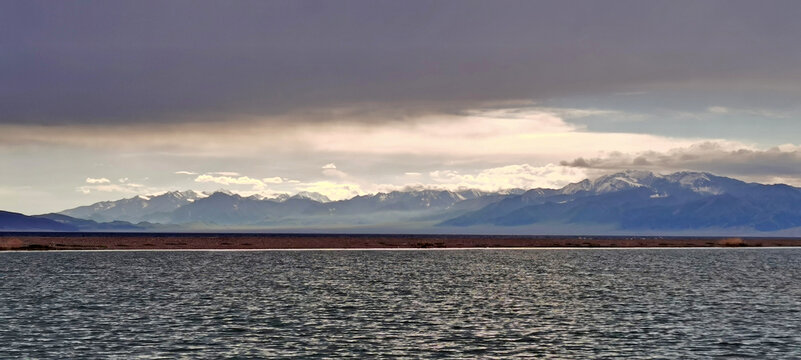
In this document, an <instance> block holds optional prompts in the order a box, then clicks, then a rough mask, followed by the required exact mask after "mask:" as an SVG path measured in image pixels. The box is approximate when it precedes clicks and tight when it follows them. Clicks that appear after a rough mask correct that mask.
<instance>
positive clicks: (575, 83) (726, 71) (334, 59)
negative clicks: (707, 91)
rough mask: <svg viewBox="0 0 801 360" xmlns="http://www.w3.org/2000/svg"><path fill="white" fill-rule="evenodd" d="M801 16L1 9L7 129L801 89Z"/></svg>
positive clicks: (355, 6)
mask: <svg viewBox="0 0 801 360" xmlns="http://www.w3.org/2000/svg"><path fill="white" fill-rule="evenodd" d="M799 13H801V2H798V1H564V0H559V1H525V2H517V1H480V2H468V1H452V2H444V1H437V2H430V1H287V2H281V1H270V2H267V1H82V2H61V1H28V0H26V1H17V2H14V1H5V2H3V3H2V4H1V5H0V52H1V53H0V123H6V124H8V123H17V124H91V123H96V124H99V123H115V124H116V123H130V122H151V121H153V122H155V121H159V122H163V121H175V122H178V121H190V120H191V121H198V120H221V119H225V118H226V117H228V116H231V115H236V114H247V115H264V114H277V113H282V112H286V111H293V110H299V109H308V108H321V107H328V106H349V105H353V104H378V105H377V106H380V107H390V108H392V107H401V108H403V107H412V106H422V107H430V108H431V109H435V110H443V109H448V108H449V107H451V106H460V105H463V104H475V103H477V102H484V101H497V100H508V99H521V98H525V99H545V98H551V97H559V96H568V95H576V94H587V93H596V92H604V91H631V90H639V89H642V88H644V87H648V86H652V85H658V84H664V83H670V84H673V85H671V86H679V85H681V84H690V83H692V84H699V83H705V82H706V83H712V84H717V83H720V84H722V83H726V82H728V81H748V82H750V83H752V84H754V86H763V87H764V86H771V85H770V82H773V81H779V82H784V83H790V84H793V83H795V82H797V81H798V80H799V78H801V74H799V71H798V68H797V65H798V64H799V63H801V45H800V44H801V42H799V41H798V38H797V36H798V34H801V22H799V21H797V15H798V14H799ZM676 84H679V85H676ZM766 84H767V85H766ZM688 86H690V85H688ZM705 86H708V85H705ZM720 86H725V85H720Z"/></svg>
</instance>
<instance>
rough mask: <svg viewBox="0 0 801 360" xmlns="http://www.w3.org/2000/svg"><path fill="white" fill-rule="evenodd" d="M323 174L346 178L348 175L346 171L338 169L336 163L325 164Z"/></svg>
mask: <svg viewBox="0 0 801 360" xmlns="http://www.w3.org/2000/svg"><path fill="white" fill-rule="evenodd" d="M322 169H323V175H325V176H328V177H334V178H340V179H345V178H347V177H348V174H346V173H345V172H344V171H342V170H339V169H337V166H336V165H334V163H328V164H325V165H323V167H322Z"/></svg>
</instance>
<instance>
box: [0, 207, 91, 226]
mask: <svg viewBox="0 0 801 360" xmlns="http://www.w3.org/2000/svg"><path fill="white" fill-rule="evenodd" d="M0 230H3V231H76V230H78V228H77V227H75V226H72V225H69V224H64V223H60V222H57V221H53V220H50V219H45V218H39V217H34V216H27V215H23V214H18V213H13V212H8V211H0Z"/></svg>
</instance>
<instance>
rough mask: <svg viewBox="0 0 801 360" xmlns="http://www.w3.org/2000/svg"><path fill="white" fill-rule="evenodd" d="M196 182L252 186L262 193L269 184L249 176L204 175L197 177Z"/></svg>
mask: <svg viewBox="0 0 801 360" xmlns="http://www.w3.org/2000/svg"><path fill="white" fill-rule="evenodd" d="M212 174H216V173H212ZM195 182H199V183H216V184H220V185H250V186H252V187H253V189H254V190H257V191H262V190H264V189H266V188H267V184H265V183H264V182H263V181H261V180H259V179H254V178H251V177H248V176H238V177H234V176H213V175H209V174H203V175H199V176H198V177H196V178H195Z"/></svg>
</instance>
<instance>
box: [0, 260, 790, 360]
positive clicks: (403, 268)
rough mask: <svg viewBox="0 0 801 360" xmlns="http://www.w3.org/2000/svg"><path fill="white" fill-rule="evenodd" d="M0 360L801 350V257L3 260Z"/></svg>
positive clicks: (769, 354)
mask: <svg viewBox="0 0 801 360" xmlns="http://www.w3.org/2000/svg"><path fill="white" fill-rule="evenodd" d="M0 294H2V299H0V301H2V306H1V307H0V357H4V358H5V357H10V358H21V357H51V358H74V357H81V356H92V357H98V356H111V355H114V356H119V357H132V356H143V357H168V358H173V357H180V356H189V357H211V358H216V357H230V356H244V357H271V356H275V357H284V356H338V357H339V356H351V357H372V356H377V355H385V356H392V355H397V356H404V357H437V356H445V357H470V358H476V357H513V356H519V357H530V356H536V355H552V356H556V357H615V356H621V357H624V356H625V357H637V358H645V357H661V358H680V357H687V356H701V357H707V356H754V357H758V358H781V357H785V358H798V357H801V346H799V344H801V249H654V250H644V249H630V250H458V251H300V252H291V251H289V252H288V251H275V252H77V253H74V252H70V253H67V252H58V253H57V252H48V253H0Z"/></svg>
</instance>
